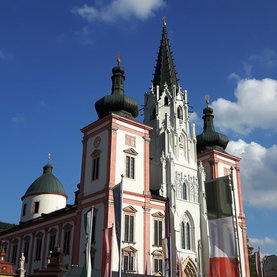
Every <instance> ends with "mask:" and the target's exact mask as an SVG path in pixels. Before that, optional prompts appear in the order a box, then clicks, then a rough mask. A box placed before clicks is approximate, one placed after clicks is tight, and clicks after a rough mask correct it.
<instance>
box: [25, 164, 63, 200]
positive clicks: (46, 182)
mask: <svg viewBox="0 0 277 277" xmlns="http://www.w3.org/2000/svg"><path fill="white" fill-rule="evenodd" d="M52 170H53V166H52V165H50V164H47V165H45V166H44V167H43V174H42V175H41V176H40V177H39V178H37V179H36V180H35V181H34V182H33V183H32V184H31V185H30V187H29V188H28V189H27V191H26V193H25V195H24V196H23V198H25V197H27V196H30V195H34V194H45V193H51V194H61V195H64V196H66V194H65V191H64V187H63V185H62V183H61V182H60V181H59V180H58V178H57V177H56V176H54V175H53V174H52ZM66 197H67V196H66Z"/></svg>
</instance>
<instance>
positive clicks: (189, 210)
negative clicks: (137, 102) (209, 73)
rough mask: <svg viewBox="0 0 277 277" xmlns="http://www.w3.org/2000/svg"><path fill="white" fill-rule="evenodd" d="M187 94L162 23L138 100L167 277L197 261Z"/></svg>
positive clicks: (194, 156) (192, 137)
mask: <svg viewBox="0 0 277 277" xmlns="http://www.w3.org/2000/svg"><path fill="white" fill-rule="evenodd" d="M187 94H188V93H187V91H186V90H182V88H181V86H180V84H179V81H178V78H177V73H176V71H175V64H174V59H173V57H172V51H171V49H170V44H169V40H168V34H167V26H166V22H164V23H163V28H162V38H161V42H160V47H159V52H158V57H157V61H156V67H155V73H154V78H153V81H152V88H151V89H150V91H149V92H147V93H146V94H145V98H144V99H145V101H144V123H145V124H147V125H149V126H151V127H152V128H153V129H152V130H151V131H150V138H151V141H150V172H151V174H150V187H151V190H152V193H154V194H158V195H161V196H163V197H165V198H167V199H168V201H169V203H168V206H169V207H168V211H167V212H168V220H167V226H166V236H168V237H170V240H171V245H172V250H171V252H172V253H171V254H172V261H171V262H172V266H171V268H172V270H173V272H172V274H173V276H175V275H174V274H175V273H174V271H175V269H176V264H175V263H176V260H177V261H178V260H180V261H181V262H183V264H187V265H188V266H189V267H190V269H191V270H192V271H194V272H196V271H197V268H198V266H199V264H198V263H199V260H200V257H199V252H200V251H199V248H200V244H201V231H200V201H199V190H200V189H202V187H203V182H202V183H199V180H198V167H197V154H196V136H195V126H194V124H190V120H189V113H188V109H189V106H188V95H187ZM203 180H204V178H203ZM195 274H196V273H195ZM195 276H196V275H195Z"/></svg>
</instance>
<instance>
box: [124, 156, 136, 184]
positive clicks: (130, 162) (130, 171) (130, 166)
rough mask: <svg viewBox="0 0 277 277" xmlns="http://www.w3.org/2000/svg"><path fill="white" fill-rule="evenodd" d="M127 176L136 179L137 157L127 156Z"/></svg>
mask: <svg viewBox="0 0 277 277" xmlns="http://www.w3.org/2000/svg"><path fill="white" fill-rule="evenodd" d="M125 173H126V177H127V178H130V179H135V158H134V157H131V156H126V172H125Z"/></svg>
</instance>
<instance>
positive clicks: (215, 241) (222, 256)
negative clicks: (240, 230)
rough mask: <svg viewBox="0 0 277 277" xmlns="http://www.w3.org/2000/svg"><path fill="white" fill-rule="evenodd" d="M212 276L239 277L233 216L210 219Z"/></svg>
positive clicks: (210, 267) (210, 273) (210, 270)
mask: <svg viewBox="0 0 277 277" xmlns="http://www.w3.org/2000/svg"><path fill="white" fill-rule="evenodd" d="M209 230H210V245H211V249H210V263H209V276H210V277H238V276H239V270H238V269H239V267H238V259H237V251H236V247H235V243H236V242H235V235H234V226H233V217H231V216H230V217H223V218H217V219H212V220H209Z"/></svg>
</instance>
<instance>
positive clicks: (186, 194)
mask: <svg viewBox="0 0 277 277" xmlns="http://www.w3.org/2000/svg"><path fill="white" fill-rule="evenodd" d="M182 196H183V197H182V198H183V199H184V200H188V189H187V184H186V183H184V184H183V195H182Z"/></svg>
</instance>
